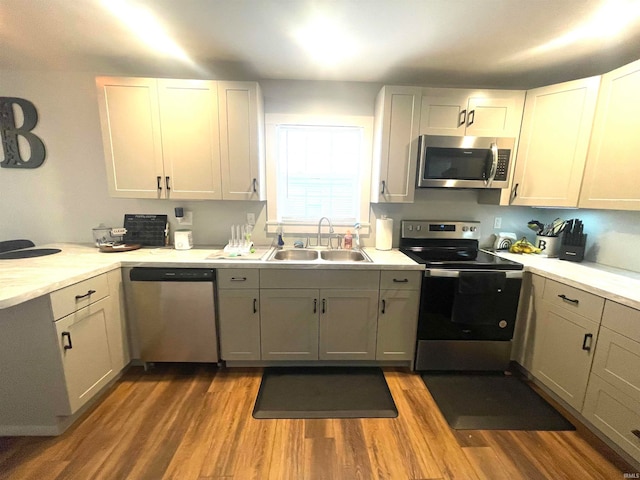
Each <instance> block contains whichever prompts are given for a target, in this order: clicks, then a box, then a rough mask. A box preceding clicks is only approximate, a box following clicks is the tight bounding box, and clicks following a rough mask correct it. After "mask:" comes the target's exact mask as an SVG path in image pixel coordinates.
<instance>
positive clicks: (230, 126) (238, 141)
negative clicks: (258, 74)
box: [218, 82, 266, 200]
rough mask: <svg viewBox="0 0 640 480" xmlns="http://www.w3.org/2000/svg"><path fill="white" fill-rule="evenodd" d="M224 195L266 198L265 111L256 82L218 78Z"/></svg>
mask: <svg viewBox="0 0 640 480" xmlns="http://www.w3.org/2000/svg"><path fill="white" fill-rule="evenodd" d="M218 98H219V107H220V112H219V119H220V160H221V164H222V191H223V193H222V198H223V199H225V200H265V192H266V189H265V181H264V178H265V163H264V162H265V159H264V111H263V105H262V103H263V100H262V92H261V90H260V86H259V85H258V84H257V83H254V82H218Z"/></svg>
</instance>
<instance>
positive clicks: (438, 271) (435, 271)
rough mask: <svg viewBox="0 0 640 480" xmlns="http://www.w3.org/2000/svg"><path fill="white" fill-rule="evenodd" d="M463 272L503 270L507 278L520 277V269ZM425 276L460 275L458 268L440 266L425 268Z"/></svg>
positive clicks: (450, 276)
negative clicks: (451, 268) (450, 268)
mask: <svg viewBox="0 0 640 480" xmlns="http://www.w3.org/2000/svg"><path fill="white" fill-rule="evenodd" d="M463 271H465V272H478V273H490V272H504V273H505V275H506V276H507V278H522V270H463ZM424 276H425V277H448V278H457V277H459V276H460V270H445V269H442V268H427V269H426V270H425V271H424Z"/></svg>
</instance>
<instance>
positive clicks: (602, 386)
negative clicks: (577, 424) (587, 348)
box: [582, 300, 640, 461]
mask: <svg viewBox="0 0 640 480" xmlns="http://www.w3.org/2000/svg"><path fill="white" fill-rule="evenodd" d="M638 322H640V311H638V310H635V309H633V308H630V307H626V306H624V305H620V304H618V303H616V302H612V301H609V300H607V301H606V303H605V307H604V313H603V315H602V327H601V328H600V336H599V338H598V346H597V348H596V355H595V358H594V360H593V368H592V370H591V376H590V378H589V388H588V389H587V395H586V398H585V402H584V408H583V411H582V413H583V415H584V416H585V417H586V419H587V420H589V421H590V422H591V423H592V424H593V425H594V426H595V427H597V428H598V429H599V430H600V431H601V432H602V433H604V434H605V435H606V436H607V437H609V438H610V439H611V440H612V441H613V442H615V443H616V444H617V445H618V446H619V447H620V448H622V450H624V451H625V452H626V453H628V454H629V455H631V457H633V458H634V459H635V460H636V461H640V331H639V330H638V327H637V326H638Z"/></svg>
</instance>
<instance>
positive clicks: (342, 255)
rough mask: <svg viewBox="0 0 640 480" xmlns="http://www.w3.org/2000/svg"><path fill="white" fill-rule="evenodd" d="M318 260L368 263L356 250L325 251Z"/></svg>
mask: <svg viewBox="0 0 640 480" xmlns="http://www.w3.org/2000/svg"><path fill="white" fill-rule="evenodd" d="M320 258H322V259H323V260H328V261H330V262H369V261H370V260H369V259H368V258H367V257H365V256H364V254H363V253H362V252H359V251H356V250H325V251H323V252H320Z"/></svg>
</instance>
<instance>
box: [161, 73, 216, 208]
mask: <svg viewBox="0 0 640 480" xmlns="http://www.w3.org/2000/svg"><path fill="white" fill-rule="evenodd" d="M158 99H159V102H160V125H161V129H162V154H163V158H164V174H165V177H164V179H163V180H164V189H165V190H164V192H165V196H166V197H167V198H174V199H209V200H219V199H221V198H222V191H221V188H220V185H221V179H220V147H219V140H218V138H219V128H218V90H217V85H216V82H211V81H206V80H164V79H159V80H158Z"/></svg>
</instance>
